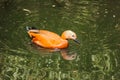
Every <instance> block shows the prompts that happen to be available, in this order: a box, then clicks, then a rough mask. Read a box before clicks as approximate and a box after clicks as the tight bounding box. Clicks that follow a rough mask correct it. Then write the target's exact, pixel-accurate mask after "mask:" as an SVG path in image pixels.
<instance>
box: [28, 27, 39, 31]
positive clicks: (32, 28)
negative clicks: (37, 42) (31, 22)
mask: <svg viewBox="0 0 120 80" xmlns="http://www.w3.org/2000/svg"><path fill="white" fill-rule="evenodd" d="M26 30H27V31H29V30H37V28H35V27H29V26H26Z"/></svg>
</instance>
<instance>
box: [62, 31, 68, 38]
mask: <svg viewBox="0 0 120 80" xmlns="http://www.w3.org/2000/svg"><path fill="white" fill-rule="evenodd" d="M61 38H62V39H65V40H66V39H67V38H66V35H65V33H64V32H63V33H62V35H61Z"/></svg>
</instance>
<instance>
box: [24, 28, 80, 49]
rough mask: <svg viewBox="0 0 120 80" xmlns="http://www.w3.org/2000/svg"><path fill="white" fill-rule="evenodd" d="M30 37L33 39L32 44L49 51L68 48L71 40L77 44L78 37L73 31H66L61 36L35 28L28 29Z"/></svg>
mask: <svg viewBox="0 0 120 80" xmlns="http://www.w3.org/2000/svg"><path fill="white" fill-rule="evenodd" d="M26 29H27V32H28V34H29V36H30V37H31V38H32V42H33V43H35V44H36V45H38V46H41V47H43V48H49V49H63V48H67V47H68V39H71V40H73V41H75V42H77V43H79V42H78V41H77V39H76V38H77V36H76V34H75V33H74V32H73V31H71V30H66V31H64V32H63V33H62V35H61V36H59V35H58V34H56V33H54V32H50V31H47V30H38V29H35V28H30V27H26Z"/></svg>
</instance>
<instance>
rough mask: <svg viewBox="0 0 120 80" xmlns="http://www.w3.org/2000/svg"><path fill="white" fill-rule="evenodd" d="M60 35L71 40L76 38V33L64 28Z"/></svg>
mask: <svg viewBox="0 0 120 80" xmlns="http://www.w3.org/2000/svg"><path fill="white" fill-rule="evenodd" d="M61 37H62V38H63V39H72V40H75V39H76V38H77V36H76V34H75V33H74V32H73V31H71V30H66V31H64V32H63V33H62V35H61Z"/></svg>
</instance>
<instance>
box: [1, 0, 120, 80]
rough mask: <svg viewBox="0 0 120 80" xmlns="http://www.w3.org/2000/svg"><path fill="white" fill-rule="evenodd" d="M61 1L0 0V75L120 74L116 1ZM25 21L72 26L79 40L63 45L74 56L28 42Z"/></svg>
mask: <svg viewBox="0 0 120 80" xmlns="http://www.w3.org/2000/svg"><path fill="white" fill-rule="evenodd" d="M56 1H57V0H56ZM61 1H62V0H58V2H54V1H52V0H24V1H23V0H17V1H15V0H2V1H0V79H1V80H119V79H120V76H119V75H120V60H119V57H120V15H119V12H120V7H119V5H120V1H112V0H108V1H104V0H102V1H94V0H92V1H89V0H80V1H79V0H75V1H69V0H64V2H61ZM26 26H34V27H36V28H38V29H46V30H50V31H53V32H56V33H58V34H59V35H60V34H61V33H62V32H63V31H64V30H67V29H70V30H73V31H75V32H76V34H77V36H78V39H79V41H80V43H81V44H80V45H78V44H76V43H75V42H73V41H71V40H70V41H69V42H70V45H69V47H68V49H67V51H68V53H69V54H70V55H71V54H73V53H76V54H77V56H76V58H75V59H74V60H65V59H64V58H63V57H62V56H61V53H60V52H59V51H56V52H53V51H49V50H47V51H46V50H43V49H41V48H38V47H36V46H35V45H31V44H30V41H31V40H30V38H29V36H28V34H27V32H26V29H25V27H26Z"/></svg>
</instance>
